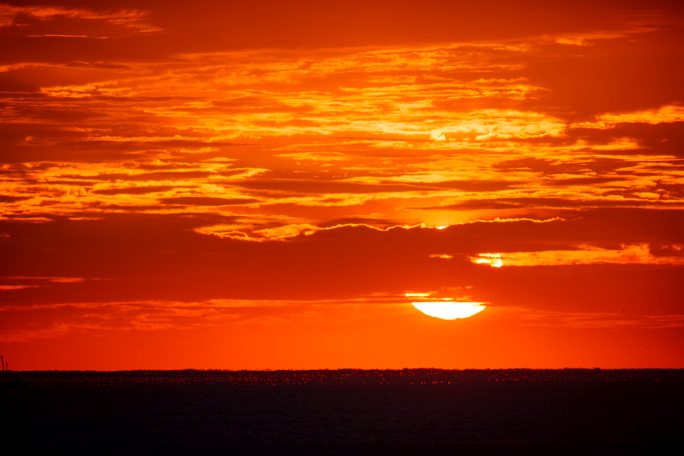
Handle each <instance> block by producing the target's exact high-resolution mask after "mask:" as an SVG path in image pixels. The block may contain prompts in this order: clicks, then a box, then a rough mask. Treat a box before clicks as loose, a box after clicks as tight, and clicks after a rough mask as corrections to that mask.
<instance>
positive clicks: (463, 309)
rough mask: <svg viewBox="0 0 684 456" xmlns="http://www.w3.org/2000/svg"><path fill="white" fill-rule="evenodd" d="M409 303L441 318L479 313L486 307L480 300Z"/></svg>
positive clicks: (466, 316) (456, 317)
mask: <svg viewBox="0 0 684 456" xmlns="http://www.w3.org/2000/svg"><path fill="white" fill-rule="evenodd" d="M411 305H412V306H413V307H415V308H416V309H418V310H420V311H421V312H423V313H424V314H425V315H429V316H430V317H435V318H441V319H442V320H458V319H460V318H469V317H472V316H473V315H476V314H479V313H480V312H482V311H483V310H485V309H486V308H487V306H485V305H483V303H481V302H458V301H428V302H412V303H411Z"/></svg>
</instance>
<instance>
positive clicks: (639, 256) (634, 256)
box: [471, 244, 684, 268]
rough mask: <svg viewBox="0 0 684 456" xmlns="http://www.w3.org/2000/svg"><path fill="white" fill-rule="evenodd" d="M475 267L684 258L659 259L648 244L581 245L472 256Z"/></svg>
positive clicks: (678, 260) (683, 258)
mask: <svg viewBox="0 0 684 456" xmlns="http://www.w3.org/2000/svg"><path fill="white" fill-rule="evenodd" d="M667 250H670V251H672V252H682V251H683V250H684V246H682V245H679V244H675V245H673V246H672V247H671V248H670V249H667ZM471 261H472V262H473V263H475V264H487V265H489V266H492V267H497V268H500V267H503V266H506V267H510V266H560V265H580V264H651V265H678V266H682V265H684V255H676V256H661V255H659V256H655V255H653V254H652V253H651V251H650V248H649V245H648V244H633V245H622V246H621V248H620V249H605V248H600V247H593V246H586V245H585V246H578V247H577V248H576V249H574V250H541V251H536V252H506V253H505V254H501V253H480V254H478V255H477V256H476V257H472V258H471Z"/></svg>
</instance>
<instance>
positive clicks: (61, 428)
mask: <svg viewBox="0 0 684 456" xmlns="http://www.w3.org/2000/svg"><path fill="white" fill-rule="evenodd" d="M9 374H10V375H5V376H3V377H2V378H0V401H1V402H0V403H1V404H2V409H3V412H4V415H5V418H6V419H5V423H8V424H5V425H3V432H2V434H3V435H4V437H3V439H2V442H1V443H0V447H2V448H5V449H9V450H11V451H10V452H7V453H5V452H4V451H3V454H24V453H26V452H28V451H29V450H36V451H38V452H39V453H38V454H121V453H130V454H194V453H196V454H274V455H278V454H416V455H427V454H474V455H480V454H482V455H484V454H487V455H489V454H528V455H529V454H544V455H555V454H684V452H682V451H683V450H684V370H608V371H606V370H574V369H568V370H525V369H521V370H466V371H451V370H433V369H416V370H413V369H412V370H393V371H382V370H377V371H359V370H335V371H265V372H254V371H252V372H246V371H245V372H229V371H131V372H10V373H9Z"/></svg>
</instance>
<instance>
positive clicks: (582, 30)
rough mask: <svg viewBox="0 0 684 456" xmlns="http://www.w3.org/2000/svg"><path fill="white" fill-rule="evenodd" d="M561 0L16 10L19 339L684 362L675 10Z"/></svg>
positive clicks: (139, 354) (478, 362)
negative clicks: (437, 310) (445, 316)
mask: <svg viewBox="0 0 684 456" xmlns="http://www.w3.org/2000/svg"><path fill="white" fill-rule="evenodd" d="M567 3H568V4H560V3H557V2H546V3H542V2H532V1H526V2H508V1H478V2H457V1H447V0H422V1H388V0H381V1H359V0H349V1H330V2H314V1H304V0H283V1H263V0H262V1H230V2H219V1H195V2H180V1H160V0H159V1H158V0H142V1H128V0H125V1H116V2H114V1H102V2H88V1H69V2H67V1H49V0H48V1H41V2H32V1H22V2H9V3H8V2H5V3H0V48H2V53H0V107H1V108H0V119H1V120H0V170H1V171H0V207H2V212H1V213H0V352H1V353H3V354H4V355H5V356H6V357H7V358H8V359H9V362H10V367H11V368H16V369H105V370H110V369H171V368H225V369H266V368H269V369H303V368H343V367H359V368H403V367H440V368H501V367H533V368H561V367H604V368H615V367H684V274H683V272H684V268H683V267H684V200H683V199H682V195H683V192H682V189H683V186H682V184H683V183H684V162H683V157H684V129H683V126H684V77H683V76H682V74H683V73H682V71H683V70H684V29H683V26H684V13H683V8H682V7H681V6H677V5H675V2H667V1H649V2H646V1H620V2H618V1H611V2H600V1H593V2H588V1H579V2H567ZM406 293H418V294H428V293H429V294H430V297H429V298H427V297H426V298H421V299H424V300H429V299H436V300H442V299H453V300H454V301H468V302H476V303H479V302H482V303H486V306H487V307H486V309H485V310H484V311H482V312H480V313H478V314H477V315H474V316H472V317H471V318H467V319H459V320H454V321H445V320H440V319H435V318H431V317H428V316H426V315H424V314H422V313H420V312H418V311H417V310H416V309H415V308H414V307H412V306H411V299H410V298H408V297H407V296H406V295H405V294H406Z"/></svg>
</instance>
